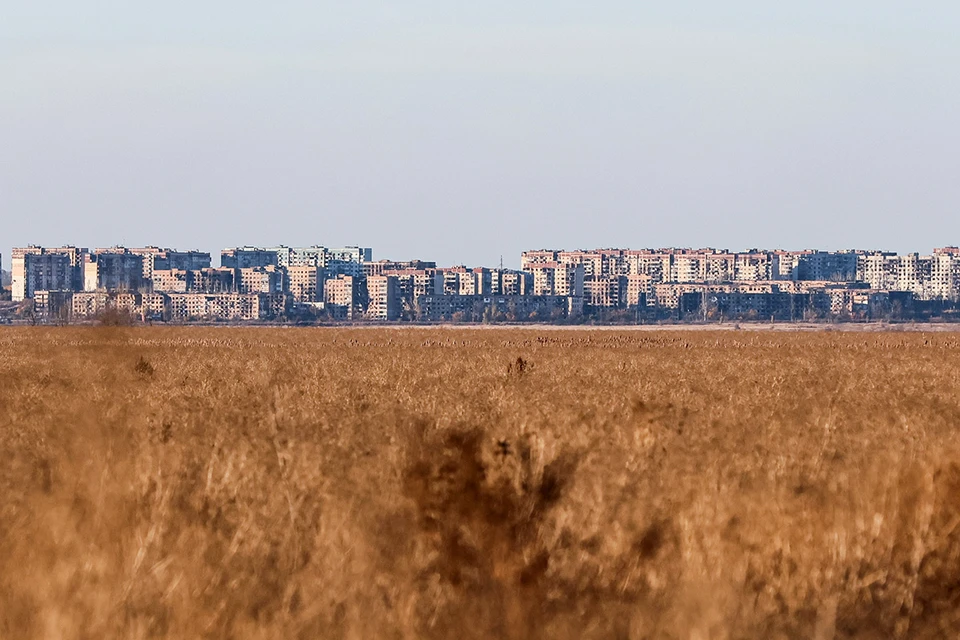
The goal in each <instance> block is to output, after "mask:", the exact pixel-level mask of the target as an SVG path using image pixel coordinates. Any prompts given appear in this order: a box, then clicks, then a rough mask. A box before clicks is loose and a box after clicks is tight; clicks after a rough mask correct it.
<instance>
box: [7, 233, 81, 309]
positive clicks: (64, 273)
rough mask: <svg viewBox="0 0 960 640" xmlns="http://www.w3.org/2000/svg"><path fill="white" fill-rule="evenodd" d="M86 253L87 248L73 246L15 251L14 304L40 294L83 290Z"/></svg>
mask: <svg viewBox="0 0 960 640" xmlns="http://www.w3.org/2000/svg"><path fill="white" fill-rule="evenodd" d="M86 253H87V250H86V249H82V248H77V247H72V246H66V247H56V248H44V247H38V246H35V245H31V246H29V247H19V248H15V249H14V250H13V253H12V273H11V287H12V296H13V300H14V302H19V301H22V300H25V299H28V298H33V296H34V293H35V292H36V291H79V290H82V289H83V260H84V256H85V255H86Z"/></svg>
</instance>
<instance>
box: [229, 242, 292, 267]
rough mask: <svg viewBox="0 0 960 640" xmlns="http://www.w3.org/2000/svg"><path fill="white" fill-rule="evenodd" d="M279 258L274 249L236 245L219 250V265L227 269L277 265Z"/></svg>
mask: <svg viewBox="0 0 960 640" xmlns="http://www.w3.org/2000/svg"><path fill="white" fill-rule="evenodd" d="M278 264H279V258H278V257H277V251H276V249H262V248H259V247H236V248H233V249H224V250H223V251H221V252H220V266H221V267H225V268H228V269H250V268H253V267H269V266H277V265H278Z"/></svg>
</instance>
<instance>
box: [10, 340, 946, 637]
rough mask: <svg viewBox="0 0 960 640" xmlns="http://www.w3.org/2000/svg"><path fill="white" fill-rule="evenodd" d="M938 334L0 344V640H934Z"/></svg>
mask: <svg viewBox="0 0 960 640" xmlns="http://www.w3.org/2000/svg"><path fill="white" fill-rule="evenodd" d="M958 427H960V335H958V334H950V333H939V334H929V335H923V334H919V333H897V334H892V333H843V334H841V333H803V334H799V333H794V334H791V333H758V332H732V331H731V332H723V333H719V332H709V331H696V332H629V331H622V332H621V331H603V332H590V331H575V330H571V331H538V330H535V329H534V330H529V329H504V330H488V331H471V330H439V329H423V330H420V329H404V330H392V329H353V330H350V329H198V328H193V329H191V328H182V329H163V328H59V329H28V328H24V329H4V330H0V638H68V639H72V638H149V637H168V638H241V639H242V638H349V639H368V638H398V639H400V638H403V639H420V638H425V639H430V638H458V639H462V640H467V639H472V638H478V639H479V638H511V639H512V638H516V639H521V638H544V639H546V638H551V639H554V638H555V639H560V640H565V639H572V638H616V639H627V638H631V639H633V638H637V639H638V638H832V637H841V638H846V637H849V638H888V637H902V638H941V637H943V638H951V637H958V636H960V447H958V446H957V436H956V433H957V429H958Z"/></svg>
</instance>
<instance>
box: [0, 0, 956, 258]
mask: <svg viewBox="0 0 960 640" xmlns="http://www.w3.org/2000/svg"><path fill="white" fill-rule="evenodd" d="M721 5H722V6H721ZM958 32H960V4H958V3H948V2H943V1H937V0H928V1H927V2H924V3H906V2H903V1H902V0H900V1H897V2H892V1H889V0H872V1H869V2H868V1H867V0H844V1H843V2H836V0H831V1H823V0H806V1H805V2H802V3H779V2H770V1H769V0H763V1H761V0H730V1H728V2H724V3H719V2H716V1H715V0H676V1H674V2H662V1H658V2H649V1H645V0H622V1H606V0H596V1H595V2H591V3H585V2H582V1H579V2H572V1H571V0H550V1H549V2H547V1H541V0H531V1H528V2H524V3H517V2H506V1H502V0H486V1H485V2H481V3H476V2H471V3H465V2H457V1H455V0H408V1H407V2H402V3H401V2H396V1H394V2H374V1H371V0H351V1H350V2H342V1H340V2H326V1H323V0H312V1H307V0H303V1H300V0H295V1H284V0H275V1H274V2H270V3H266V2H262V1H257V2H253V1H249V0H233V1H232V2H223V1H220V0H206V1H204V0H192V1H190V2H187V1H184V0H168V1H166V2H162V3H160V2H157V3H132V2H121V1H120V0H115V1H107V0H84V1H83V2H77V1H76V0H10V1H9V2H7V3H5V4H4V8H3V10H2V19H0V253H3V264H4V265H5V268H9V247H12V246H21V245H26V244H47V245H58V244H63V243H70V244H75V245H80V246H90V247H94V246H98V247H99V246H111V245H114V244H124V245H126V246H141V245H145V244H157V245H161V246H171V247H175V248H181V249H186V248H199V249H202V250H208V251H211V252H213V253H214V254H215V255H217V254H218V253H219V250H220V249H221V248H223V247H228V246H236V245H243V244H260V245H273V244H287V245H313V244H320V245H324V246H343V245H361V246H369V247H372V248H373V251H374V258H375V259H380V258H390V259H395V260H402V259H414V258H418V259H424V260H435V261H437V262H438V263H440V264H442V265H451V264H461V263H465V264H467V265H469V266H478V265H487V266H493V265H496V264H498V263H499V262H500V260H501V256H502V259H503V262H504V264H505V265H507V266H514V267H516V266H518V265H519V256H520V252H521V251H523V250H525V249H539V248H567V249H576V248H596V247H625V248H645V247H663V246H691V247H704V246H714V247H719V248H728V249H732V250H739V249H747V248H751V247H766V248H787V249H801V248H821V249H839V248H848V247H849V248H865V249H888V250H895V251H901V252H906V251H920V252H929V251H930V250H931V249H932V248H933V247H935V246H943V245H948V244H960V215H958V203H960V180H958V176H957V174H958V169H960V162H958V149H960V144H958V142H960V122H958V118H960V74H958V73H957V71H956V70H957V69H958V67H960V39H958V38H956V33H958ZM216 261H217V259H216V258H215V259H214V262H215V263H216Z"/></svg>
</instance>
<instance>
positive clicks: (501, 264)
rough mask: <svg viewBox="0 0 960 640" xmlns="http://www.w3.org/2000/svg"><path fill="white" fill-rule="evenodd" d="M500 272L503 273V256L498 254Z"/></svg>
mask: <svg viewBox="0 0 960 640" xmlns="http://www.w3.org/2000/svg"><path fill="white" fill-rule="evenodd" d="M500 271H503V254H502V253H501V254H500Z"/></svg>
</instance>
